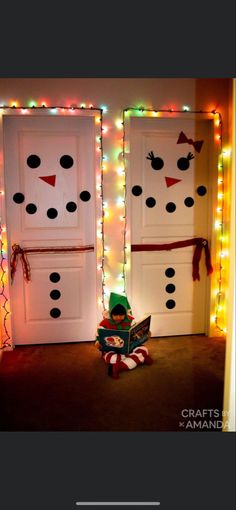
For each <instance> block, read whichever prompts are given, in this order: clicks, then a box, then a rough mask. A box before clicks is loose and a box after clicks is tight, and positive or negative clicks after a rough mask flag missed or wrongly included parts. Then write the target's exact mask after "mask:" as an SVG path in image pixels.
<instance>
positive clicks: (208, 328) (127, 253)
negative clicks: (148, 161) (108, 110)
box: [123, 107, 222, 336]
mask: <svg viewBox="0 0 236 510" xmlns="http://www.w3.org/2000/svg"><path fill="white" fill-rule="evenodd" d="M216 114H219V112H215V111H213V112H203V111H196V112H189V111H178V110H176V111H174V110H157V109H155V110H154V109H147V110H145V108H142V107H140V108H126V109H125V110H123V167H124V174H125V195H126V206H125V218H126V221H125V223H126V227H125V239H124V262H125V263H124V266H125V268H126V274H125V281H126V292H127V294H128V295H131V286H132V275H131V269H132V268H131V264H132V261H131V260H132V259H131V194H130V193H127V189H130V188H131V170H130V142H131V130H132V126H131V123H132V119H133V118H139V119H140V118H141V119H142V118H149V119H151V118H157V117H158V118H159V119H160V118H163V119H170V120H171V119H178V120H180V119H182V118H183V117H184V119H189V120H196V119H197V120H206V121H208V122H209V132H210V138H209V144H210V150H209V154H210V161H209V169H210V173H209V181H211V182H212V188H211V192H210V193H209V198H208V214H209V222H208V235H207V237H208V241H209V246H210V251H211V262H212V265H213V267H214V268H216V260H217V248H218V246H217V236H216V230H215V228H214V222H215V218H216V215H215V211H216V208H217V193H218V160H219V155H220V152H221V147H220V146H219V141H221V139H219V135H218V134H217V132H218V131H217V129H216V128H217V127H219V126H218V122H216V119H215V115H216ZM219 115H220V114H219ZM221 138H222V137H221ZM216 288H217V271H216V269H215V270H214V271H213V274H212V275H211V277H209V278H208V280H207V289H206V314H205V317H206V319H205V332H204V333H205V334H206V335H207V336H211V335H212V334H215V331H214V330H213V323H212V317H213V315H214V310H215V295H214V289H216Z"/></svg>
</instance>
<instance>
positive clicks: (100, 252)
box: [0, 105, 104, 350]
mask: <svg viewBox="0 0 236 510" xmlns="http://www.w3.org/2000/svg"><path fill="white" fill-rule="evenodd" d="M3 108H4V109H3V112H1V119H0V120H1V123H2V129H1V133H0V155H1V153H2V158H0V159H2V171H1V173H0V194H1V197H0V198H2V199H1V200H0V218H1V222H0V226H1V232H0V233H1V268H2V278H4V282H3V280H2V285H3V288H2V293H1V297H2V300H1V301H2V306H1V309H4V311H3V312H1V316H0V331H1V339H2V340H1V345H0V347H1V348H4V350H12V348H14V342H13V339H12V318H11V297H10V296H11V288H10V287H11V282H10V275H11V264H10V262H11V247H10V246H8V233H7V225H6V222H7V218H6V216H7V215H6V203H5V200H4V195H5V179H4V118H5V117H7V116H13V117H16V116H17V117H18V116H21V115H27V116H30V117H31V118H32V117H51V116H52V115H53V116H57V117H62V118H65V117H71V116H72V115H73V117H75V116H78V117H92V118H93V119H94V178H93V181H94V187H93V190H94V193H95V221H94V240H95V242H94V244H95V246H94V251H95V264H96V269H95V279H96V281H95V285H96V319H97V322H98V321H99V318H100V316H101V315H102V312H103V304H104V298H103V285H102V283H103V282H102V272H101V271H98V268H99V269H100V268H102V267H103V258H104V223H103V110H102V108H99V107H94V106H91V107H89V108H87V107H76V106H70V107H68V106H50V107H49V106H44V105H42V106H30V107H29V106H9V107H3ZM0 163H1V161H0ZM19 270H21V268H20V267H19ZM95 334H96V330H95V332H94V335H95ZM94 339H95V338H94ZM92 340H93V339H92Z"/></svg>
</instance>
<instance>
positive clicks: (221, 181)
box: [215, 113, 225, 332]
mask: <svg viewBox="0 0 236 510" xmlns="http://www.w3.org/2000/svg"><path fill="white" fill-rule="evenodd" d="M218 116H219V129H220V135H219V143H220V145H219V156H218V190H217V191H218V204H217V210H218V211H219V213H220V229H219V230H220V237H219V241H220V242H219V244H220V248H219V253H220V254H219V263H218V292H217V295H216V305H215V325H216V328H217V329H218V330H219V331H221V332H225V328H224V327H223V328H222V327H221V326H220V324H219V320H220V319H219V315H220V311H221V309H222V298H223V292H222V290H223V286H222V271H223V269H224V268H223V265H222V263H223V262H222V259H223V256H222V255H223V247H224V246H223V245H224V200H225V197H224V193H225V186H224V180H225V179H224V177H225V175H224V151H223V123H222V117H221V115H220V113H218ZM219 187H220V188H221V189H220V193H219ZM219 195H220V203H219Z"/></svg>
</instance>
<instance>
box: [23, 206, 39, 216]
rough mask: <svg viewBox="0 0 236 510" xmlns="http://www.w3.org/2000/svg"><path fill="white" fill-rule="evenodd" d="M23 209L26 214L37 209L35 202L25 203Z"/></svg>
mask: <svg viewBox="0 0 236 510" xmlns="http://www.w3.org/2000/svg"><path fill="white" fill-rule="evenodd" d="M25 210H26V212H27V213H28V214H35V213H36V211H37V207H36V205H35V204H27V206H26V208H25Z"/></svg>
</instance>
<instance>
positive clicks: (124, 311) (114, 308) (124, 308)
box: [95, 292, 153, 379]
mask: <svg viewBox="0 0 236 510" xmlns="http://www.w3.org/2000/svg"><path fill="white" fill-rule="evenodd" d="M133 320H134V317H132V315H131V309H130V305H129V302H128V299H127V298H126V297H125V296H122V295H120V294H116V293H115V292H111V294H110V298H109V315H108V317H105V318H104V319H103V320H102V321H101V322H100V324H99V327H100V328H101V327H103V328H106V329H114V330H119V329H126V330H129V329H130V328H131V325H132V322H133ZM149 336H150V335H149ZM95 345H96V347H97V348H99V349H100V343H99V341H98V338H97V339H96V342H95ZM102 357H103V359H104V361H105V363H107V364H108V375H110V376H111V377H112V378H113V379H118V378H119V373H120V372H122V371H124V370H133V369H134V368H136V367H137V366H138V365H141V364H145V365H151V364H152V363H153V360H152V358H151V357H150V356H149V353H148V349H147V347H146V346H144V345H141V346H139V347H136V348H135V349H133V351H132V352H131V353H129V354H128V355H126V356H125V355H124V354H119V353H115V352H114V351H109V352H103V353H102Z"/></svg>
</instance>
